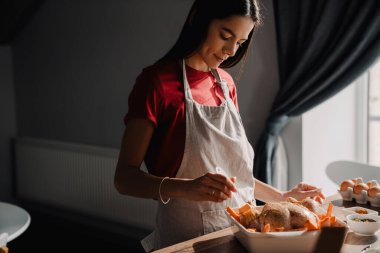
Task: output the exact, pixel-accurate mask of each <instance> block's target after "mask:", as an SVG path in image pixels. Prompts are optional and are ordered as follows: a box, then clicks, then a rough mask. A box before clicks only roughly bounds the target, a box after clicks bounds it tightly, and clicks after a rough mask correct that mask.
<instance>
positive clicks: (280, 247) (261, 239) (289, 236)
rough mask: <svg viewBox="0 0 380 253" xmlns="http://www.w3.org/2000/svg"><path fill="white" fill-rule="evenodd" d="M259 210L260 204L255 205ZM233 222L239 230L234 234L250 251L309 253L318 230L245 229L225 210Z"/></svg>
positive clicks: (339, 224) (316, 239)
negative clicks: (279, 230) (261, 230)
mask: <svg viewBox="0 0 380 253" xmlns="http://www.w3.org/2000/svg"><path fill="white" fill-rule="evenodd" d="M256 209H257V210H261V209H262V206H258V207H256ZM226 214H227V217H229V218H230V219H231V220H232V222H233V224H235V225H236V226H237V227H238V228H239V231H238V232H237V233H236V234H235V236H236V238H237V239H238V241H239V242H240V243H241V244H242V245H243V246H244V247H245V248H246V249H247V250H248V252H251V253H310V252H313V249H314V248H315V246H316V244H317V241H318V238H319V236H320V234H321V231H320V230H316V231H306V230H302V231H287V232H267V233H262V232H252V231H250V230H248V229H246V228H245V227H244V226H243V225H242V224H241V223H240V222H238V221H237V220H235V219H234V218H233V217H231V215H230V214H229V213H228V212H227V211H226ZM337 226H343V227H346V225H345V223H344V222H342V221H340V220H337Z"/></svg>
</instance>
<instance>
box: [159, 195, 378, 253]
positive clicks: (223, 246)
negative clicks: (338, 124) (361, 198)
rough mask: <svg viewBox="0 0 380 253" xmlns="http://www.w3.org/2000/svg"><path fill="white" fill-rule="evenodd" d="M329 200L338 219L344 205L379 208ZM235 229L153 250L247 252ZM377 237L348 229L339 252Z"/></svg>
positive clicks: (354, 252) (162, 252)
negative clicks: (236, 236)
mask: <svg viewBox="0 0 380 253" xmlns="http://www.w3.org/2000/svg"><path fill="white" fill-rule="evenodd" d="M329 202H332V203H333V205H334V208H333V212H334V214H335V215H336V216H337V218H340V219H344V214H343V213H342V212H341V209H342V208H344V207H351V206H362V207H366V208H369V209H373V210H375V211H378V212H380V208H378V207H372V206H369V205H357V204H356V203H355V202H349V201H343V200H342V199H341V197H340V195H339V194H336V195H333V196H330V197H328V198H327V199H326V201H325V203H326V204H327V203H329ZM237 231H238V228H237V227H230V228H226V229H223V230H220V231H216V232H213V233H210V234H207V235H204V236H200V237H197V238H194V239H191V240H188V241H185V242H181V243H178V244H175V245H172V246H169V247H166V248H163V249H160V250H157V251H154V252H155V253H170V252H187V253H188V252H202V253H216V252H218V253H231V252H233V253H248V251H247V250H246V249H245V248H244V247H243V246H242V245H241V244H240V242H239V241H238V240H237V239H236V238H235V236H234V234H235V233H236V232H237ZM379 238H380V231H378V232H377V233H376V234H375V235H374V236H358V235H356V234H355V233H353V232H352V231H350V230H349V231H348V233H347V235H346V238H345V241H344V244H343V247H342V249H341V251H340V253H358V252H360V251H361V250H362V249H364V248H365V247H366V246H368V245H371V246H372V247H380V242H379V240H378V239H379ZM321 252H327V251H321Z"/></svg>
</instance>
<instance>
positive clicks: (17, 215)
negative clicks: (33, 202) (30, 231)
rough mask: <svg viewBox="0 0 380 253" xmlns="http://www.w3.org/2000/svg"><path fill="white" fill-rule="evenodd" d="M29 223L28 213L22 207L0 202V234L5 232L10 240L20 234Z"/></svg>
mask: <svg viewBox="0 0 380 253" xmlns="http://www.w3.org/2000/svg"><path fill="white" fill-rule="evenodd" d="M29 224H30V215H29V213H28V212H27V211H25V210H24V209H23V208H21V207H19V206H16V205H13V204H10V203H5V202H0V234H2V233H7V234H8V237H7V241H8V242H10V241H12V240H13V239H15V238H16V237H17V236H19V235H21V234H22V233H23V232H24V231H25V230H26V229H27V228H28V227H29Z"/></svg>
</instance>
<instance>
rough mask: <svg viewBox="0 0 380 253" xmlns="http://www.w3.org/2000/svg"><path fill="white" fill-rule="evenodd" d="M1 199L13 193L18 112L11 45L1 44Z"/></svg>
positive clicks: (9, 196)
mask: <svg viewBox="0 0 380 253" xmlns="http://www.w3.org/2000/svg"><path fill="white" fill-rule="evenodd" d="M0 115H1V124H0V200H9V199H11V195H12V163H11V161H12V159H11V155H12V153H11V150H12V149H11V140H12V138H13V137H14V136H15V135H16V114H15V101H14V90H13V78H12V52H11V47H10V46H0Z"/></svg>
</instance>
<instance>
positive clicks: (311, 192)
mask: <svg viewBox="0 0 380 253" xmlns="http://www.w3.org/2000/svg"><path fill="white" fill-rule="evenodd" d="M284 197H285V199H286V198H288V197H292V198H295V199H297V200H303V199H305V198H307V197H310V198H313V199H316V200H317V201H318V199H322V200H323V199H325V196H324V195H323V193H322V189H321V188H317V187H315V186H313V185H309V184H305V183H303V182H301V183H299V184H298V185H296V186H295V187H293V188H292V189H291V190H289V191H287V192H285V193H284Z"/></svg>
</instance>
